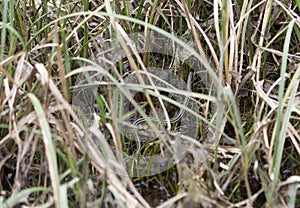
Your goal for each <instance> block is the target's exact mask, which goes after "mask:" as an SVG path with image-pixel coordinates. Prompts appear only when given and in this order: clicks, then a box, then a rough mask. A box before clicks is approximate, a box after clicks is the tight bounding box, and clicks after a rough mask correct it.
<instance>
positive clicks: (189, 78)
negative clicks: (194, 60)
mask: <svg viewBox="0 0 300 208" xmlns="http://www.w3.org/2000/svg"><path fill="white" fill-rule="evenodd" d="M192 77H193V73H192V72H190V73H189V75H188V80H187V85H186V89H187V91H188V92H190V91H191V82H192ZM188 102H189V97H188V96H186V97H185V99H184V102H183V105H182V107H181V108H180V111H179V113H178V114H177V115H176V116H174V117H173V118H172V119H170V121H169V122H170V123H171V124H175V123H176V122H178V121H179V120H180V119H181V118H182V116H183V114H184V111H185V109H184V107H186V106H187V104H188ZM149 120H150V121H151V122H158V119H157V118H155V117H149ZM145 121H146V120H145V119H144V118H140V119H137V120H135V121H134V123H133V125H134V126H139V125H140V124H141V123H144V122H145ZM162 122H163V124H166V123H167V122H168V121H167V120H163V121H162Z"/></svg>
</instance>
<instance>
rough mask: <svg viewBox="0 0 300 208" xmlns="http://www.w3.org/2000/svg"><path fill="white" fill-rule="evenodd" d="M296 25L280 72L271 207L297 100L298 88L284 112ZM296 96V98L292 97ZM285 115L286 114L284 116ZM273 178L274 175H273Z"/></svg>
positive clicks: (286, 46) (290, 26)
mask: <svg viewBox="0 0 300 208" xmlns="http://www.w3.org/2000/svg"><path fill="white" fill-rule="evenodd" d="M294 24H295V19H293V20H292V21H291V22H290V23H289V26H288V30H287V34H286V37H285V41H284V48H283V57H282V64H281V70H280V77H281V82H280V85H279V92H278V110H277V115H276V122H275V127H274V128H275V131H274V132H273V135H272V140H273V139H274V138H275V147H274V157H273V162H272V169H273V171H274V172H273V173H272V174H273V181H272V187H271V191H270V192H269V195H268V196H267V201H268V204H269V205H270V204H271V202H272V199H273V196H274V192H275V189H276V186H277V183H278V180H279V174H280V167H281V160H282V153H283V148H284V143H285V137H286V133H287V127H288V124H289V118H290V115H291V105H292V104H293V103H292V102H293V101H294V98H295V93H296V90H297V86H294V87H293V89H292V92H291V96H290V100H289V102H288V106H287V108H286V110H285V113H284V112H283V110H284V108H283V107H284V89H285V73H286V67H287V58H288V52H289V45H290V42H291V34H292V31H293V26H294ZM293 94H294V96H292V95H293ZM283 113H284V114H285V115H284V116H283ZM271 176H272V175H271Z"/></svg>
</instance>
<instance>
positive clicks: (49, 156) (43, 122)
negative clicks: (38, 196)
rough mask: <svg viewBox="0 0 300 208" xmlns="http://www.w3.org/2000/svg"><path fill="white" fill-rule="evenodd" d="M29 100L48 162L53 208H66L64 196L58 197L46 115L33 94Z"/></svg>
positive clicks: (58, 188)
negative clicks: (37, 122) (35, 116)
mask: <svg viewBox="0 0 300 208" xmlns="http://www.w3.org/2000/svg"><path fill="white" fill-rule="evenodd" d="M28 97H29V99H30V100H31V102H32V104H33V107H34V109H35V111H36V114H37V117H38V120H39V123H40V127H41V131H42V136H43V141H44V145H45V151H46V157H47V160H48V165H49V172H50V178H51V185H52V188H53V195H54V199H55V207H57V208H59V207H68V206H66V203H65V202H63V199H66V196H64V197H63V196H61V195H60V182H59V175H58V167H57V158H56V151H55V145H54V143H53V140H52V136H51V132H50V127H49V124H48V121H47V119H46V114H45V112H44V109H43V107H42V105H41V103H40V101H39V100H38V99H37V97H36V96H35V95H34V94H31V93H29V94H28Z"/></svg>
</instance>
